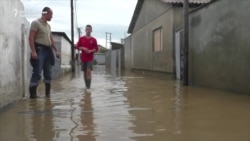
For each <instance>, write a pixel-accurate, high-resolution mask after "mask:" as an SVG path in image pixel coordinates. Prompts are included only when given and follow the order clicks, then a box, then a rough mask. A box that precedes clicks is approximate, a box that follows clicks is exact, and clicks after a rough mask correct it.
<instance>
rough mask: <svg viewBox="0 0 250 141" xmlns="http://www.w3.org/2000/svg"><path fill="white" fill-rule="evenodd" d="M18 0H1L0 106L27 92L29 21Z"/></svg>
mask: <svg viewBox="0 0 250 141" xmlns="http://www.w3.org/2000/svg"><path fill="white" fill-rule="evenodd" d="M23 13H24V7H23V5H22V3H21V2H20V0H10V1H7V0H4V1H1V2H0V17H1V20H0V107H3V106H5V105H7V104H9V103H11V102H13V101H14V100H17V99H20V98H21V97H23V96H25V95H28V91H27V87H28V86H27V85H28V83H29V79H30V71H31V67H30V64H29V53H30V49H29V46H28V31H29V29H28V28H29V23H28V21H27V20H26V19H25V18H24V15H23Z"/></svg>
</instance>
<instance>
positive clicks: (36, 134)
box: [26, 99, 55, 141]
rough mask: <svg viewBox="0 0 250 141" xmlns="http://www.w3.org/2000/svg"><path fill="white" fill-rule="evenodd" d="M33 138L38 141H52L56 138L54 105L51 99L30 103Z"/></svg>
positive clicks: (31, 101)
mask: <svg viewBox="0 0 250 141" xmlns="http://www.w3.org/2000/svg"><path fill="white" fill-rule="evenodd" d="M29 103H30V105H29V109H30V112H29V113H28V112H27V113H26V114H30V123H31V137H30V139H34V140H36V141H44V140H46V141H52V140H53V138H54V137H55V132H54V131H53V129H54V124H53V112H52V110H51V109H52V108H53V105H52V104H51V101H50V99H36V100H30V101H29Z"/></svg>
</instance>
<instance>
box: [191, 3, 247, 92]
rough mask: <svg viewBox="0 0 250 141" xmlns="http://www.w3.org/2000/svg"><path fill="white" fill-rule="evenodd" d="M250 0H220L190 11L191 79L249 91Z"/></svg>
mask: <svg viewBox="0 0 250 141" xmlns="http://www.w3.org/2000/svg"><path fill="white" fill-rule="evenodd" d="M249 7H250V1H247V0H242V1H235V0H219V1H216V2H214V3H212V4H210V5H208V6H206V7H204V8H202V9H200V10H198V11H196V12H193V13H191V14H190V36H189V39H190V53H189V54H190V56H189V57H190V58H189V64H190V65H189V72H190V76H189V78H190V80H189V81H190V83H191V84H196V85H203V86H208V87H213V88H219V89H224V90H230V91H236V92H242V93H249V91H250V87H249V80H250V73H249V72H250V65H249V60H250V55H249V54H250V47H249V46H250V40H249V38H250V32H249V29H250V24H249V23H250V19H249V18H248V17H249V16H248V15H249V13H250V9H249Z"/></svg>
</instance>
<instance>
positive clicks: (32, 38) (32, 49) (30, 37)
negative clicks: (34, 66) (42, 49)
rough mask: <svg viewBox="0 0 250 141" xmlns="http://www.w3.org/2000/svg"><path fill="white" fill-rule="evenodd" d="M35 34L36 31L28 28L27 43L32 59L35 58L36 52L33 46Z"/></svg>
mask: <svg viewBox="0 0 250 141" xmlns="http://www.w3.org/2000/svg"><path fill="white" fill-rule="evenodd" d="M35 36H36V31H34V30H30V34H29V44H30V49H31V57H32V58H33V59H37V53H36V48H35Z"/></svg>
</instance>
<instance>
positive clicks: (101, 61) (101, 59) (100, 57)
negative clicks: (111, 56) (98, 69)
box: [94, 53, 106, 65]
mask: <svg viewBox="0 0 250 141" xmlns="http://www.w3.org/2000/svg"><path fill="white" fill-rule="evenodd" d="M94 55H95V56H94V58H95V60H96V63H97V64H98V65H105V63H106V60H105V59H106V57H105V53H95V54H94Z"/></svg>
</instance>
